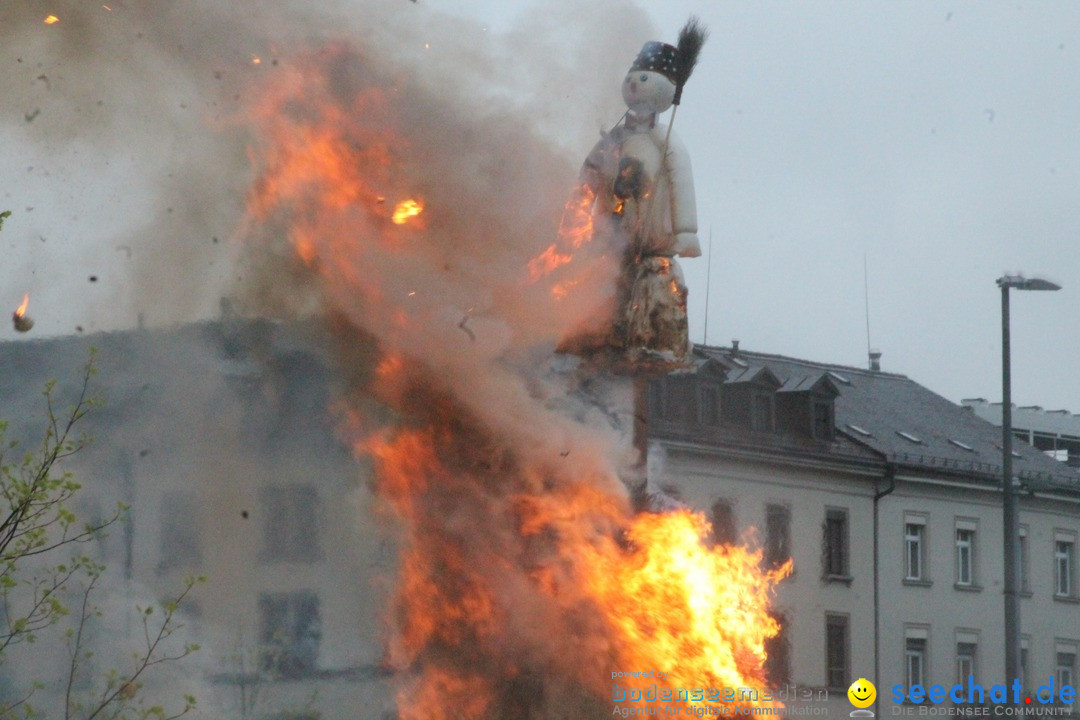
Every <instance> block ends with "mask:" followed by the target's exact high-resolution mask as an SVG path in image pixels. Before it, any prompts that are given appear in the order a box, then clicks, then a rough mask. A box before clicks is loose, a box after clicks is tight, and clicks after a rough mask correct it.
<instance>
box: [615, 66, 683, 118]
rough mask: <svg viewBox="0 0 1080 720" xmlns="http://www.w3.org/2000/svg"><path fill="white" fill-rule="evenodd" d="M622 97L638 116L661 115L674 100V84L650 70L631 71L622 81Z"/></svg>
mask: <svg viewBox="0 0 1080 720" xmlns="http://www.w3.org/2000/svg"><path fill="white" fill-rule="evenodd" d="M622 96H623V100H624V101H625V102H626V105H627V107H629V108H630V109H631V110H633V111H634V112H635V113H637V114H638V115H642V114H648V113H662V112H664V111H665V110H667V109H668V108H669V107H671V101H672V100H674V99H675V83H673V82H671V81H670V80H668V79H667V77H666V76H664V75H662V74H660V73H658V72H653V71H651V70H631V71H630V72H628V73H626V78H625V79H624V80H623V85H622Z"/></svg>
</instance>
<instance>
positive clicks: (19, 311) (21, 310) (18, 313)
mask: <svg viewBox="0 0 1080 720" xmlns="http://www.w3.org/2000/svg"><path fill="white" fill-rule="evenodd" d="M29 306H30V293H26V294H24V295H23V301H22V305H19V307H17V308H15V317H22V316H23V315H25V314H26V308H27V307H29Z"/></svg>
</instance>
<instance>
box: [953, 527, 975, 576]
mask: <svg viewBox="0 0 1080 720" xmlns="http://www.w3.org/2000/svg"><path fill="white" fill-rule="evenodd" d="M965 571H966V572H965ZM956 584H957V585H964V586H971V585H974V584H975V531H974V530H971V529H968V528H959V527H958V528H956Z"/></svg>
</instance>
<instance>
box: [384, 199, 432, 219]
mask: <svg viewBox="0 0 1080 720" xmlns="http://www.w3.org/2000/svg"><path fill="white" fill-rule="evenodd" d="M422 212H424V206H423V204H422V203H421V202H420V201H419V200H411V199H410V200H402V201H401V202H399V203H398V204H397V207H395V208H394V215H393V217H392V218H390V219H391V220H393V221H394V223H395V224H397V225H404V224H405V223H407V222H408V221H409V219H410V218H414V217H416V216H417V215H419V214H420V213H422Z"/></svg>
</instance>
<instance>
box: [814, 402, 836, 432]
mask: <svg viewBox="0 0 1080 720" xmlns="http://www.w3.org/2000/svg"><path fill="white" fill-rule="evenodd" d="M811 405H812V411H811V412H812V415H813V418H812V422H813V426H812V428H811V432H812V433H813V435H814V437H815V438H817V439H818V440H832V437H833V427H834V426H835V425H836V422H835V420H834V419H833V404H832V401H830V400H821V399H816V400H814V401H813V402H812V403H811Z"/></svg>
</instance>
